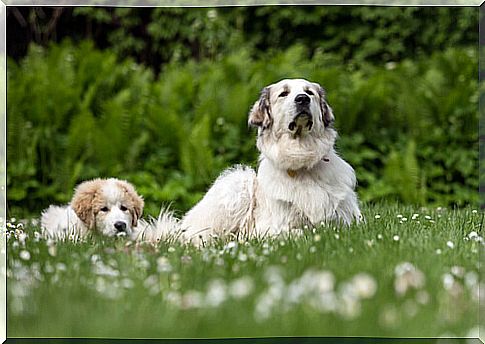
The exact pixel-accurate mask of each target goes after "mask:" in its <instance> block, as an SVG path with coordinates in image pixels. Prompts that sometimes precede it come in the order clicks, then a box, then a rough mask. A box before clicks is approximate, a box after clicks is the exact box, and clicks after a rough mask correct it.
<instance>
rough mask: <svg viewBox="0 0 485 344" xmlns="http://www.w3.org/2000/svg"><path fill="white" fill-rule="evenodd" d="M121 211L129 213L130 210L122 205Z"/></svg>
mask: <svg viewBox="0 0 485 344" xmlns="http://www.w3.org/2000/svg"><path fill="white" fill-rule="evenodd" d="M120 210H121V211H127V210H128V208H127V207H125V206H124V205H121V206H120Z"/></svg>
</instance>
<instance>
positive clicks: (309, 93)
mask: <svg viewBox="0 0 485 344" xmlns="http://www.w3.org/2000/svg"><path fill="white" fill-rule="evenodd" d="M305 93H306V94H308V95H309V96H313V92H312V91H310V90H306V91H305Z"/></svg>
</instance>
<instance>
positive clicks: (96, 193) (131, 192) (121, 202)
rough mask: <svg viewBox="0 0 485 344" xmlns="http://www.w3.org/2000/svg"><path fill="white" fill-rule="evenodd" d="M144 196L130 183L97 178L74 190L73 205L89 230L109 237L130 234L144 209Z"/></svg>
mask: <svg viewBox="0 0 485 344" xmlns="http://www.w3.org/2000/svg"><path fill="white" fill-rule="evenodd" d="M143 206H144V202H143V199H142V198H141V197H140V196H139V195H138V194H137V192H136V191H135V188H134V187H133V186H132V185H131V184H130V183H128V182H126V181H123V180H119V179H115V178H111V179H94V180H90V181H86V182H83V183H81V184H80V185H79V186H78V187H77V188H76V190H75V192H74V196H73V198H72V201H71V207H72V208H73V210H74V211H75V212H76V214H77V216H78V217H79V218H80V219H81V221H83V222H84V223H85V224H86V226H87V227H88V228H90V229H96V230H98V231H100V232H101V233H102V234H104V235H107V236H115V235H118V234H125V235H128V236H130V235H131V234H132V232H133V227H135V226H136V225H137V223H138V219H139V218H140V217H141V215H142V212H143Z"/></svg>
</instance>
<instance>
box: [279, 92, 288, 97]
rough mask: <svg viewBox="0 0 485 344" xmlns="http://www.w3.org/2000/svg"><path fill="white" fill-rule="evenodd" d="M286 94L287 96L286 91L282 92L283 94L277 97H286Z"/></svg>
mask: <svg viewBox="0 0 485 344" xmlns="http://www.w3.org/2000/svg"><path fill="white" fill-rule="evenodd" d="M288 94H289V92H288V91H283V92H281V93H280V95H279V96H278V97H286V96H287V95H288Z"/></svg>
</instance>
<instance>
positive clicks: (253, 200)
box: [180, 79, 361, 245]
mask: <svg viewBox="0 0 485 344" xmlns="http://www.w3.org/2000/svg"><path fill="white" fill-rule="evenodd" d="M333 122H334V114H333V112H332V109H331V107H330V106H329V105H328V103H327V101H326V98H325V91H324V89H323V88H322V87H321V86H320V85H319V84H317V83H313V82H309V81H307V80H303V79H286V80H282V81H280V82H277V83H275V84H272V85H270V86H267V87H265V88H264V89H263V90H262V91H261V96H260V98H259V100H258V101H256V103H255V104H254V106H253V107H252V109H251V111H250V113H249V125H251V126H254V127H257V128H258V137H257V141H256V145H257V148H258V150H259V151H260V153H261V155H260V159H259V168H258V170H257V173H256V172H255V171H254V170H253V169H251V168H249V167H244V166H236V167H234V168H232V169H229V170H227V171H225V172H223V173H222V174H221V175H220V176H219V178H218V179H217V180H216V181H215V183H214V185H213V186H212V187H211V188H210V189H209V191H208V192H207V194H206V195H205V196H204V197H203V198H202V200H201V201H200V202H199V203H198V204H196V205H195V206H194V207H193V208H192V209H191V210H190V211H189V212H188V213H187V214H186V215H185V216H184V217H183V219H182V221H181V224H180V226H181V231H182V235H183V237H184V238H185V240H187V241H190V242H192V243H195V244H197V245H200V244H203V243H204V242H206V241H207V240H209V239H210V238H211V237H212V236H221V235H227V234H229V233H233V234H235V235H244V236H249V237H252V236H257V237H261V236H265V235H279V234H284V233H293V232H298V231H300V230H301V228H302V227H304V226H305V225H308V226H315V225H320V224H321V223H326V222H328V221H336V222H342V223H344V224H347V225H349V224H350V223H352V222H353V221H360V219H361V213H360V210H359V205H358V200H357V195H356V193H355V191H354V189H355V186H356V177H355V173H354V170H353V169H352V167H351V166H350V165H349V164H348V163H347V162H345V161H344V160H343V159H342V158H340V157H339V156H338V155H337V153H336V152H335V150H334V143H335V140H336V137H337V133H336V131H335V129H334V128H333V126H332V124H333Z"/></svg>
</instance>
